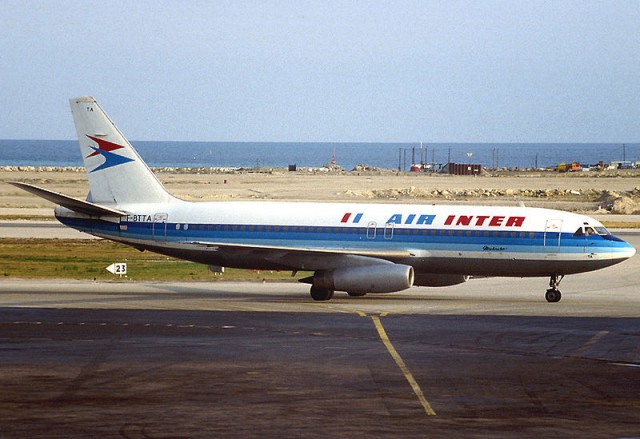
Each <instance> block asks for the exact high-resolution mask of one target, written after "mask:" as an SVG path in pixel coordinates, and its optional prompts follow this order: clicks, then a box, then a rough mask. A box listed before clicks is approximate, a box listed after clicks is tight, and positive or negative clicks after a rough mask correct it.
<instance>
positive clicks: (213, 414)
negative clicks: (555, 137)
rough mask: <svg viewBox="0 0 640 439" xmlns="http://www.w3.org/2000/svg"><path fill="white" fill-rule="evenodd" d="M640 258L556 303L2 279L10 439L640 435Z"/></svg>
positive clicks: (515, 286)
mask: <svg viewBox="0 0 640 439" xmlns="http://www.w3.org/2000/svg"><path fill="white" fill-rule="evenodd" d="M623 238H624V239H627V240H629V241H630V242H631V243H632V244H634V245H636V247H637V246H638V244H640V242H639V241H640V237H639V236H638V235H636V234H629V235H624V236H623ZM639 265H640V259H638V257H634V258H632V259H630V260H629V261H627V262H625V263H623V264H619V265H617V266H614V267H611V268H608V269H605V270H601V271H598V272H594V273H586V274H581V275H575V276H568V277H567V278H565V279H564V281H563V283H562V284H561V286H560V289H561V290H562V292H563V298H562V301H561V302H559V303H556V304H549V303H547V302H546V301H545V300H544V297H543V296H544V291H545V289H546V282H547V281H546V280H545V279H477V280H472V281H470V282H467V283H466V284H463V285H459V286H455V287H450V288H442V289H429V288H412V289H410V290H408V291H407V292H403V293H399V294H389V295H378V296H375V295H369V296H366V297H362V298H349V297H348V296H346V295H341V294H336V296H335V297H334V299H333V300H332V301H330V302H325V303H317V302H313V301H312V300H311V299H310V298H309V297H308V288H307V286H305V285H301V284H296V283H242V282H233V283H231V282H211V283H203V282H198V283H134V282H127V281H123V282H104V283H93V282H80V281H74V282H60V281H32V280H16V279H4V280H0V334H1V336H0V389H2V392H0V437H3V438H5V437H6V438H17V437H30V438H31V437H47V438H51V437H65V438H67V437H124V438H168V437H171V438H183V437H203V438H210V437H274V436H280V437H336V436H341V437H345V436H346V437H393V436H396V437H478V438H480V437H482V438H486V437H518V438H521V437H536V438H539V437H552V436H555V437H595V438H598V437H602V438H610V437H639V436H640V415H639V413H640V288H638V268H640V267H639ZM130 269H131V267H130Z"/></svg>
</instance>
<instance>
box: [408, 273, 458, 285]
mask: <svg viewBox="0 0 640 439" xmlns="http://www.w3.org/2000/svg"><path fill="white" fill-rule="evenodd" d="M467 280H469V276H466V275H464V274H437V273H420V274H416V275H415V278H414V280H413V284H414V285H416V286H420V287H449V286H451V285H458V284H462V283H465V282H466V281H467Z"/></svg>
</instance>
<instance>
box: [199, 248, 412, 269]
mask: <svg viewBox="0 0 640 439" xmlns="http://www.w3.org/2000/svg"><path fill="white" fill-rule="evenodd" d="M191 244H194V245H197V246H201V247H204V248H207V249H210V250H213V251H216V252H217V253H220V254H221V255H223V256H228V257H233V258H239V257H243V258H247V259H255V260H262V261H267V262H271V263H273V264H274V265H278V266H282V267H287V268H288V269H292V270H332V269H335V268H340V267H347V266H350V267H358V266H365V265H379V264H393V263H395V262H396V261H399V260H403V259H407V258H410V257H412V256H414V255H413V254H412V253H411V252H410V251H409V250H364V249H348V248H333V249H332V248H322V249H318V248H306V247H289V246H262V245H254V244H229V243H222V242H201V241H195V242H192V243H191Z"/></svg>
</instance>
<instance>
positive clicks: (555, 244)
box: [544, 219, 562, 251]
mask: <svg viewBox="0 0 640 439" xmlns="http://www.w3.org/2000/svg"><path fill="white" fill-rule="evenodd" d="M561 230H562V220H561V219H548V220H547V222H546V224H545V226H544V247H545V249H546V250H547V251H557V250H558V249H559V248H560V237H561V233H560V232H561Z"/></svg>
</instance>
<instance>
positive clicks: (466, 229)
mask: <svg viewBox="0 0 640 439" xmlns="http://www.w3.org/2000/svg"><path fill="white" fill-rule="evenodd" d="M70 103H71V110H72V114H73V118H74V122H75V126H76V130H77V135H78V140H79V143H80V151H81V153H82V157H83V159H84V165H85V168H86V171H87V174H88V179H89V194H88V196H87V198H86V200H81V199H77V198H72V197H69V196H66V195H63V194H60V193H57V192H52V191H49V190H47V189H42V188H39V187H36V186H33V185H30V184H26V183H21V182H12V183H11V184H13V185H15V186H17V187H19V188H22V189H24V190H26V191H29V192H31V193H33V194H35V195H38V196H40V197H42V198H45V199H47V200H49V201H52V202H53V203H55V204H58V207H56V209H55V216H56V218H57V219H58V220H59V221H60V222H62V223H63V224H65V225H67V226H69V227H72V228H74V229H77V230H80V231H83V232H86V233H90V234H92V235H95V236H98V237H101V238H105V239H109V240H112V241H117V242H120V243H123V244H127V245H130V246H132V247H135V248H137V249H139V250H150V251H153V252H156V253H159V254H163V255H168V256H173V257H176V258H180V259H185V260H189V261H194V262H198V263H202V264H207V265H209V266H210V267H211V268H212V269H213V270H219V269H221V268H222V267H236V268H252V269H264V270H276V269H277V270H291V271H293V272H297V271H299V270H304V271H311V272H313V273H314V274H313V276H310V277H308V278H305V279H301V281H302V282H307V283H309V284H311V290H310V292H311V297H312V298H313V299H314V300H329V299H331V298H332V297H333V294H334V291H343V292H347V293H348V294H349V295H351V296H363V295H365V294H368V293H392V292H397V291H402V290H405V289H407V288H409V287H411V286H414V285H415V286H430V287H441V286H450V285H456V284H460V283H463V282H466V281H467V280H468V279H469V278H470V277H476V276H477V277H490V276H509V277H547V278H549V288H548V289H547V290H546V293H545V298H546V300H547V301H549V302H558V301H559V300H560V298H561V293H560V290H559V289H558V285H559V283H560V281H561V280H562V278H563V277H564V276H565V275H568V274H575V273H582V272H587V271H592V270H598V269H601V268H604V267H608V266H611V265H614V264H617V263H619V262H622V261H624V260H626V259H628V258H630V257H631V256H633V255H634V254H635V249H634V248H633V247H632V246H631V245H630V244H628V243H626V242H625V241H623V240H622V239H620V238H618V237H616V236H614V235H612V234H611V233H610V232H609V231H608V230H607V229H606V228H605V227H604V226H603V225H602V224H601V223H599V222H598V221H596V220H594V219H592V218H590V217H588V216H584V215H578V214H575V213H569V212H562V211H558V210H551V209H540V208H529V207H523V206H519V207H516V206H513V207H511V206H505V207H493V206H491V207H488V206H466V205H464V206H462V205H431V204H429V205H423V204H356V203H310V202H266V201H216V202H188V201H184V200H180V199H178V198H176V197H174V196H172V195H171V194H169V193H168V192H167V191H166V190H165V188H164V187H163V185H162V184H161V183H160V181H159V180H158V179H157V178H156V176H155V175H154V174H153V173H152V171H151V170H150V169H149V168H148V167H147V165H146V164H145V162H144V161H143V160H142V158H141V157H140V156H139V155H138V153H137V152H136V151H135V149H134V148H133V147H132V146H131V144H130V143H129V142H128V141H127V139H126V138H125V137H124V135H123V134H122V133H121V132H120V130H119V129H118V128H117V127H116V125H115V124H114V123H113V122H112V121H111V119H110V118H109V116H108V115H107V114H106V113H105V112H104V110H103V109H102V108H101V107H100V105H99V104H98V103H97V101H96V100H95V99H93V98H91V97H80V98H76V99H71V101H70Z"/></svg>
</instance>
